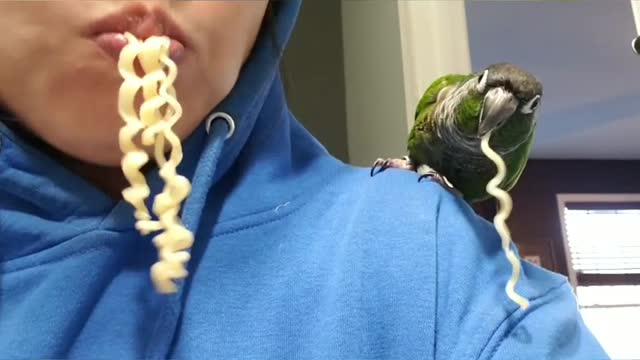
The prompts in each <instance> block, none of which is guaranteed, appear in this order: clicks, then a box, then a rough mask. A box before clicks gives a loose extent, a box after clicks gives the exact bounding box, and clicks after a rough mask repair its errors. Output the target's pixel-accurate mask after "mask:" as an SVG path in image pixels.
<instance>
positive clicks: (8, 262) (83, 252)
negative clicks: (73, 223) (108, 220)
mask: <svg viewBox="0 0 640 360" xmlns="http://www.w3.org/2000/svg"><path fill="white" fill-rule="evenodd" d="M93 231H104V232H106V233H114V234H122V233H116V232H113V231H108V230H97V229H92V230H89V231H88V232H93ZM88 232H84V233H82V234H78V235H75V236H73V237H71V238H69V239H66V240H64V241H62V242H60V243H57V244H55V245H52V246H49V247H47V248H44V249H41V250H39V251H37V252H34V253H30V254H27V255H25V256H22V257H17V258H13V259H9V260H6V261H2V262H0V265H1V266H2V267H5V266H9V265H11V263H12V262H16V261H28V258H29V257H31V256H35V255H38V254H41V253H43V252H45V251H51V250H52V249H55V248H56V247H58V246H61V245H62V244H66V243H68V242H70V241H74V240H76V239H77V238H78V237H79V236H82V235H86V234H87V233H88ZM102 248H111V246H109V243H105V244H99V245H93V246H90V247H87V248H85V249H80V250H77V251H72V252H70V253H67V254H64V255H62V256H60V257H53V258H51V259H49V260H46V261H42V262H36V263H35V264H26V265H23V266H16V268H14V269H10V270H8V271H0V273H1V274H11V273H14V272H18V271H23V270H27V269H34V268H37V267H40V266H44V265H50V264H53V263H57V262H60V261H64V260H67V259H69V258H72V257H75V256H79V255H86V254H88V253H91V252H94V251H96V250H99V249H102Z"/></svg>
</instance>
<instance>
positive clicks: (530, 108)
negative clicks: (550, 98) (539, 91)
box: [520, 95, 540, 114]
mask: <svg viewBox="0 0 640 360" xmlns="http://www.w3.org/2000/svg"><path fill="white" fill-rule="evenodd" d="M539 105H540V95H536V96H535V97H534V98H533V99H531V100H529V101H528V102H527V103H526V104H524V106H523V107H522V109H521V110H520V112H522V113H523V114H531V113H532V112H534V111H536V109H537V108H538V106H539Z"/></svg>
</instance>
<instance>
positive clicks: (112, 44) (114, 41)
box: [94, 32, 184, 63]
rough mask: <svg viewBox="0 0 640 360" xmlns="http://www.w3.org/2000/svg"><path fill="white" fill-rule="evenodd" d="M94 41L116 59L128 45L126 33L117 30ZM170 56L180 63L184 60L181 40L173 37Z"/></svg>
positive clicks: (99, 36)
mask: <svg viewBox="0 0 640 360" xmlns="http://www.w3.org/2000/svg"><path fill="white" fill-rule="evenodd" d="M94 41H95V42H96V44H98V46H99V47H100V48H101V49H102V50H104V52H106V53H107V54H108V55H109V56H111V57H112V58H113V59H115V60H116V61H117V60H118V58H119V57H120V52H121V51H122V49H123V48H124V47H125V45H127V39H126V38H125V37H124V35H123V34H121V33H115V32H107V33H102V34H98V35H96V36H95V37H94ZM169 57H170V58H171V59H172V60H173V61H175V62H176V63H179V62H180V60H182V58H183V57H184V45H183V44H182V43H181V42H180V41H178V40H176V39H171V43H170V45H169Z"/></svg>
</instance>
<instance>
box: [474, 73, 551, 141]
mask: <svg viewBox="0 0 640 360" xmlns="http://www.w3.org/2000/svg"><path fill="white" fill-rule="evenodd" d="M472 81H475V82H476V84H475V90H476V92H477V95H478V96H480V97H481V98H482V102H481V107H480V114H479V117H478V127H477V135H478V137H482V136H484V135H485V134H487V133H488V132H489V131H493V130H498V129H501V128H502V127H505V128H512V129H513V130H515V129H518V128H522V129H525V128H527V129H528V128H530V127H531V126H532V123H533V121H534V119H535V114H536V111H537V110H538V108H539V106H540V103H541V101H542V84H541V83H540V81H538V79H536V77H535V76H533V75H532V74H530V73H528V72H526V71H524V70H522V69H520V68H519V67H517V66H515V65H512V64H504V63H503V64H494V65H491V66H489V67H488V68H486V69H485V70H484V71H483V72H481V73H479V74H477V75H476V76H475V77H474V78H472ZM505 130H507V129H505Z"/></svg>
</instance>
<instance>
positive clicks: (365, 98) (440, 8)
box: [342, 0, 471, 166]
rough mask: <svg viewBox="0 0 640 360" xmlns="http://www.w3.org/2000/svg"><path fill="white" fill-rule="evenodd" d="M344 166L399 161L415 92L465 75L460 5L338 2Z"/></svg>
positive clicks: (456, 0) (407, 0)
mask: <svg viewBox="0 0 640 360" xmlns="http://www.w3.org/2000/svg"><path fill="white" fill-rule="evenodd" d="M342 28H343V44H344V69H345V89H346V109H347V136H348V145H349V159H350V162H351V163H353V164H355V165H363V166H368V165H371V163H372V162H373V161H374V160H375V159H376V158H377V157H399V156H402V155H404V154H405V153H406V138H407V134H408V131H409V129H410V127H411V125H412V124H413V114H414V111H415V106H416V104H417V102H418V100H419V98H420V95H421V94H422V92H423V91H424V90H425V89H426V87H427V86H428V85H429V84H430V83H431V82H432V81H433V80H435V79H436V78H437V77H438V76H441V75H444V74H446V73H451V72H462V73H467V72H469V71H470V70H471V65H470V63H471V61H470V56H469V50H468V49H469V46H468V39H467V28H466V15H465V7H464V1H462V0H450V1H423V0H413V1H412V0H404V1H389V0H369V1H342Z"/></svg>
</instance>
